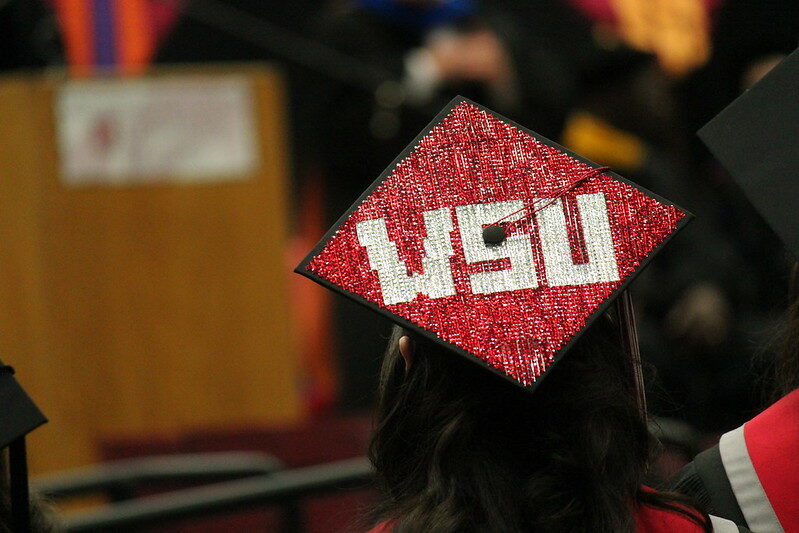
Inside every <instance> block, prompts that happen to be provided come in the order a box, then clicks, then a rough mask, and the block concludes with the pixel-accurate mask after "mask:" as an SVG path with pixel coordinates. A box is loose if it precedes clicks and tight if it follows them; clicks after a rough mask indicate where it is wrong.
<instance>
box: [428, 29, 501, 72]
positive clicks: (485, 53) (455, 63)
mask: <svg viewBox="0 0 799 533" xmlns="http://www.w3.org/2000/svg"><path fill="white" fill-rule="evenodd" d="M427 50H428V51H429V52H430V54H431V55H432V57H433V59H434V60H435V63H436V66H437V68H438V70H439V73H440V75H441V78H442V79H443V80H446V81H454V82H457V81H476V82H482V83H485V84H489V85H504V84H509V83H510V82H511V81H512V79H513V69H512V68H511V62H510V57H509V55H508V53H507V51H506V50H505V47H504V45H503V44H502V43H501V42H500V40H499V39H498V38H497V36H496V35H495V34H494V33H493V32H492V31H490V30H485V29H481V30H475V31H471V32H469V33H446V34H443V35H440V36H438V37H436V38H434V39H432V41H431V42H430V44H429V45H428V46H427Z"/></svg>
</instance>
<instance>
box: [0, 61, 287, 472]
mask: <svg viewBox="0 0 799 533" xmlns="http://www.w3.org/2000/svg"><path fill="white" fill-rule="evenodd" d="M220 80H222V82H223V83H228V82H229V83H232V84H233V85H234V86H237V87H239V89H242V88H243V91H244V93H243V94H245V96H246V98H245V99H244V100H241V101H240V102H239V103H241V102H244V103H245V105H247V106H249V108H248V110H247V114H246V115H247V116H248V117H250V118H251V119H252V129H253V132H252V133H253V135H252V138H251V139H250V141H251V142H252V143H253V147H251V148H252V150H251V151H252V152H253V153H251V154H250V156H254V159H253V158H252V157H251V161H250V163H251V164H250V166H249V167H246V165H245V167H241V166H240V168H238V170H237V169H233V170H234V173H236V172H238V174H237V175H235V176H233V177H232V178H231V176H228V175H225V176H221V175H220V177H219V178H218V179H217V177H215V175H213V172H214V171H215V170H214V169H215V168H216V167H214V166H213V164H210V163H208V161H205V162H204V163H203V161H200V162H199V163H198V165H199V167H198V168H200V167H202V168H201V170H202V169H204V170H205V173H204V174H203V173H201V174H202V179H195V178H194V176H193V174H192V172H186V171H183V170H181V168H191V164H190V163H191V161H189V162H188V163H186V164H187V165H189V166H188V167H186V165H184V166H183V167H180V166H179V165H173V164H172V162H171V160H170V159H169V158H168V157H165V158H162V160H160V161H158V160H156V161H155V162H154V163H153V166H152V167H148V168H145V170H146V171H148V172H151V174H149V175H143V174H141V172H142V169H141V168H139V169H136V168H133V169H132V170H131V168H130V165H131V164H132V163H131V159H128V160H127V162H125V161H123V162H122V163H121V166H122V167H125V165H128V168H127V170H125V168H123V169H122V171H120V170H119V168H120V167H119V165H117V166H116V167H114V172H115V174H114V178H113V179H111V178H108V177H107V176H104V175H103V172H104V171H103V169H102V168H100V170H96V169H95V171H93V173H92V172H88V173H87V171H85V169H84V171H81V170H80V169H78V170H77V171H76V170H74V169H72V170H69V169H67V170H65V164H64V161H65V158H66V157H71V156H70V154H69V153H65V150H67V151H68V150H74V145H75V143H76V142H77V144H78V145H79V144H80V142H81V141H80V139H78V140H77V141H75V139H74V138H73V139H72V141H69V140H68V141H69V142H65V141H64V139H60V137H59V136H61V137H63V135H64V132H63V131H62V130H63V127H62V126H63V124H62V123H61V122H60V121H64V120H67V119H69V120H73V121H74V120H82V119H83V118H85V117H84V116H83V115H81V114H80V113H79V112H76V111H75V110H74V109H73V110H71V111H70V110H69V109H67V110H66V111H65V110H64V104H63V101H64V98H65V96H64V95H65V94H66V92H69V91H71V92H72V94H77V95H78V96H79V97H82V98H84V100H86V101H87V102H88V104H87V105H93V104H92V102H93V101H94V100H95V98H96V99H97V100H102V98H105V96H103V94H104V91H106V92H107V91H111V92H113V91H114V90H121V91H122V93H123V97H121V98H122V100H120V102H121V103H122V104H125V105H126V106H127V105H128V100H125V97H124V93H125V91H126V90H127V89H126V84H130V83H144V86H145V88H146V89H147V90H146V91H144V92H146V93H147V98H149V99H150V100H148V101H149V102H150V103H151V104H152V105H151V108H154V109H159V107H158V106H159V105H161V109H162V111H161V112H160V113H161V114H160V116H159V114H158V113H156V114H155V116H154V117H150V119H148V120H151V121H153V122H154V123H155V127H156V129H157V127H159V125H158V122H159V120H161V121H162V122H163V120H162V118H163V117H164V116H167V117H169V120H181V119H180V117H179V115H180V113H179V112H175V113H176V114H175V116H176V117H177V118H173V117H172V114H170V113H172V111H171V110H170V108H172V107H175V106H176V105H177V104H179V103H180V102H177V101H176V102H175V103H174V104H170V103H169V102H166V103H164V102H161V103H160V104H159V101H158V98H159V96H158V94H159V90H160V89H159V87H160V84H161V83H166V84H167V85H168V86H170V87H171V90H172V93H171V94H172V97H173V98H174V94H175V92H174V91H175V87H178V89H180V87H184V88H185V87H188V89H187V90H186V91H185V93H186V94H185V98H186V100H187V101H188V100H190V99H191V97H192V95H194V97H197V98H198V99H199V100H198V101H200V102H202V101H204V100H203V98H204V97H203V98H200V96H201V95H202V94H203V93H202V90H201V89H202V87H203V84H206V83H207V84H211V85H213V84H214V83H217V82H219V81H220ZM231 80H232V81H231ZM76 83H80V84H81V85H79V86H77V88H76V86H75V84H76ZM192 87H194V88H195V89H197V88H199V89H197V90H194V89H192ZM87 91H88V93H87ZM198 91H199V92H198ZM89 93H90V94H91V95H92V96H91V97H90V98H85V96H86V94H89ZM116 98H120V96H119V95H117V96H116ZM133 100H134V99H133V98H132V97H131V99H130V101H131V102H132V101H133ZM120 105H121V104H120ZM153 106H154V107H153ZM178 107H179V106H178ZM200 107H202V106H200ZM109 109H112V110H113V112H114V113H116V112H117V111H116V110H114V109H115V108H113V106H112V108H109ZM284 110H285V105H284V96H283V86H282V84H281V80H280V78H279V76H278V75H277V74H276V73H275V72H274V71H272V70H271V69H270V68H268V67H264V66H260V67H259V66H252V67H249V66H247V67H241V68H236V69H229V68H226V69H208V68H205V69H194V70H192V69H185V70H178V71H175V70H173V71H167V72H163V73H157V74H153V75H151V76H148V77H146V78H136V79H131V80H124V79H111V80H108V79H106V80H88V81H81V82H69V81H67V80H66V79H64V78H60V77H53V76H49V77H41V76H37V77H13V78H6V79H3V80H0V117H2V125H0V359H2V360H3V361H4V362H6V363H7V364H11V365H13V366H14V367H15V368H16V369H17V376H18V379H19V380H20V382H21V383H22V384H23V386H24V387H25V388H26V389H27V390H28V391H29V393H30V394H31V396H32V397H33V398H34V399H35V401H36V402H37V404H38V405H39V406H40V408H41V409H42V410H43V411H44V413H45V414H46V415H47V416H48V417H49V418H50V423H49V424H47V425H45V426H44V427H42V428H41V429H39V430H37V431H35V432H34V433H33V434H32V435H31V437H30V461H31V469H32V471H33V472H34V473H41V472H45V471H52V470H58V469H63V468H67V467H71V466H75V465H79V464H85V463H88V462H91V461H94V460H97V459H98V457H97V451H96V443H97V442H99V440H101V439H103V438H109V437H114V438H116V437H125V436H138V435H153V434H156V435H169V434H171V433H176V432H180V431H184V430H187V429H193V430H196V429H202V428H214V429H219V428H226V427H242V426H245V425H250V424H256V425H260V426H264V425H275V424H284V423H290V422H292V421H295V420H297V419H298V417H299V416H300V401H299V397H298V390H297V389H298V376H297V361H296V356H295V353H296V349H295V346H294V344H295V343H294V337H293V335H292V331H291V324H290V320H289V317H288V313H287V312H286V309H287V298H288V294H287V289H286V285H287V284H286V280H287V279H288V277H289V276H290V275H291V274H290V271H289V268H288V265H287V263H286V260H285V248H286V231H287V225H286V215H287V197H288V194H287V175H288V160H287V155H286V150H287V140H286V125H285V123H284V114H285V111H284ZM151 111H152V109H150V112H151ZM70 112H71V113H73V114H76V113H77V114H76V116H73V117H71V118H70V117H69V116H66V115H64V113H70ZM226 113H227V111H226ZM150 114H151V115H152V114H153V113H152V112H151V113H150ZM120 116H121V115H120ZM227 116H228V115H227V114H222V115H219V117H222V118H224V117H227ZM195 118H196V117H195ZM112 119H113V120H116V119H114V117H113V116H112V117H111V119H109V120H111V122H112V123H113V120H112ZM122 119H124V120H128V122H130V123H131V124H134V125H135V126H136V128H137V133H136V134H135V135H139V138H138V139H139V140H138V141H137V142H139V143H140V144H142V145H143V146H148V145H147V143H148V142H150V143H151V145H150V146H155V147H158V144H152V143H156V140H155V139H157V136H156V133H157V132H156V133H152V132H151V131H150V130H148V129H146V128H145V129H144V131H143V132H142V131H138V130H141V129H142V127H143V126H142V123H144V124H145V125H146V126H147V127H150V126H149V125H148V124H149V122H146V121H144V119H141V117H139V118H134V119H130V118H129V117H128V118H127V119H125V117H122ZM120 120H121V119H120ZM195 121H196V120H195ZM161 126H163V124H161ZM198 127H201V128H202V129H206V128H210V129H211V130H213V128H214V127H216V124H215V123H214V120H210V121H206V122H203V121H199V122H197V124H194V125H189V127H188V128H184V130H185V131H184V132H183V134H185V135H188V134H187V133H186V132H187V131H190V130H191V129H192V128H195V129H196V128H198ZM225 127H227V126H225ZM235 127H238V126H235ZM235 127H234V129H235ZM167 131H168V130H167ZM198 133H199V132H198ZM161 134H163V131H162V132H161ZM204 134H205V135H206V136H207V135H208V132H207V131H206V132H205V133H204ZM97 135H99V136H100V137H99V141H100V143H101V144H102V143H103V142H107V143H108V142H113V141H114V139H113V138H111V139H110V140H109V138H108V137H109V135H110V134H109V132H108V129H107V128H105V127H104V126H103V124H102V123H100V125H99V126H98V127H97ZM142 135H144V137H142ZM219 135H228V136H232V137H231V139H228V141H229V142H231V143H233V144H236V143H237V142H240V141H241V139H239V138H237V137H236V135H237V134H231V133H230V130H226V131H221V132H220V133H219ZM111 137H113V135H111ZM167 139H168V138H167ZM189 141H191V139H189ZM206 141H208V142H213V139H211V140H210V141H209V138H206ZM228 141H225V142H228ZM70 142H71V143H72V145H70ZM125 142H127V141H125ZM159 142H160V141H159ZM160 144H163V143H160ZM189 144H190V143H189ZM70 146H71V147H70ZM184 148H185V146H184ZM170 149H171V148H170ZM178 149H179V147H178V148H175V150H178ZM246 149H247V147H246V146H245V147H244V148H243V150H244V151H245V152H246ZM147 153H149V152H147ZM145 155H147V154H145ZM73 156H74V154H73ZM202 156H203V154H202V153H199V154H198V153H195V154H194V155H191V156H190V157H189V159H191V157H194V158H195V159H197V158H199V159H202ZM76 157H78V159H77V160H78V163H81V162H82V163H86V162H87V161H86V160H85V157H86V154H80V153H78V154H77V156H76ZM81 157H83V158H84V159H80V158H81ZM170 157H171V156H170ZM73 159H74V157H73ZM123 159H124V158H123ZM136 161H138V159H136ZM220 161H221V163H220ZM88 162H89V163H91V161H88ZM216 162H217V163H219V164H221V165H222V166H224V165H225V164H227V162H226V161H225V160H224V157H222V158H219V157H217V158H216ZM82 163H81V164H82ZM159 165H161V166H160V167H159ZM170 165H172V166H173V167H174V168H168V167H170ZM203 165H205V166H203ZM209 165H210V167H209ZM162 167H163V168H166V171H165V172H166V174H169V173H171V174H170V175H166V174H165V175H163V176H161V175H159V174H158V173H159V172H161V171H162ZM109 168H111V167H109ZM175 168H177V171H176V170H175ZM208 168H211V172H210V174H209V172H208ZM242 168H244V170H242ZM67 172H72V173H73V174H74V175H72V176H71V177H70V176H68V175H66V174H67ZM81 172H83V174H85V175H82V174H81ZM126 172H127V173H128V174H130V175H129V176H125V175H124V174H125V173H126ZM137 172H138V173H139V174H137ZM176 172H177V173H176ZM181 172H183V174H180V173H181ZM153 173H154V174H153ZM120 175H122V178H120ZM81 176H83V177H81ZM87 176H88V178H87ZM84 178H86V179H84ZM106 178H108V179H106Z"/></svg>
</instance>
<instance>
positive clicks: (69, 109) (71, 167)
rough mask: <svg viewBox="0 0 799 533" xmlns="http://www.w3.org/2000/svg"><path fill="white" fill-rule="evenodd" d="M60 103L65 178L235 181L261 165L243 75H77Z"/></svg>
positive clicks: (71, 181)
mask: <svg viewBox="0 0 799 533" xmlns="http://www.w3.org/2000/svg"><path fill="white" fill-rule="evenodd" d="M55 106H56V110H55V112H56V113H55V115H56V128H57V136H58V145H59V149H60V175H61V179H62V181H63V182H64V183H66V184H68V185H73V186H79V185H95V184H106V185H129V184H143V183H174V182H179V183H198V182H200V183H203V182H217V181H231V180H239V179H244V178H246V177H247V176H248V175H251V173H252V172H253V171H254V170H255V169H256V168H257V166H258V164H259V155H258V149H257V146H258V143H257V137H256V136H257V132H256V125H255V120H254V118H253V117H254V109H253V97H252V94H251V87H250V85H249V84H248V83H247V81H246V79H245V78H243V77H237V76H226V77H223V78H218V77H217V78H210V77H209V78H201V77H196V76H195V77H184V78H174V77H173V78H157V79H146V80H145V79H139V80H125V79H119V80H89V81H72V82H68V83H66V84H64V85H63V86H62V88H61V89H60V91H59V93H58V95H57V97H56V103H55Z"/></svg>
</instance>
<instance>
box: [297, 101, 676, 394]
mask: <svg viewBox="0 0 799 533" xmlns="http://www.w3.org/2000/svg"><path fill="white" fill-rule="evenodd" d="M354 142H355V141H354ZM689 218H690V217H689V215H688V214H687V213H686V212H685V211H683V210H681V209H679V208H677V207H675V206H674V205H672V204H671V203H670V202H667V201H665V200H663V199H662V198H659V197H657V196H655V195H653V194H652V193H650V192H648V191H645V190H643V189H641V188H640V187H638V186H636V185H634V184H632V183H630V182H629V181H627V180H625V179H623V178H621V177H620V176H617V175H616V174H614V173H612V172H608V171H606V169H604V168H600V167H598V165H596V164H594V163H592V162H590V161H587V160H585V159H583V158H580V157H579V156H576V155H574V154H572V153H570V152H568V151H567V150H565V149H564V148H562V147H560V146H558V145H557V144H555V143H553V142H551V141H549V140H547V139H544V138H542V137H540V136H538V135H536V134H535V133H533V132H531V131H530V130H526V129H524V128H522V127H521V126H518V125H517V124H515V123H513V122H511V121H509V120H508V119H506V118H503V117H501V116H499V115H497V114H495V113H493V112H491V111H489V110H487V109H485V108H483V107H481V106H479V105H477V104H475V103H473V102H471V101H469V100H467V99H464V98H460V97H459V98H456V99H454V100H453V101H452V102H451V103H450V104H449V105H448V106H447V107H446V108H445V109H444V110H443V111H442V112H441V113H440V114H439V116H438V117H436V118H435V119H434V120H433V122H431V123H430V124H429V125H428V127H427V128H426V129H425V130H424V131H423V132H422V133H421V134H420V135H419V136H418V137H417V138H416V139H414V141H413V142H412V143H411V144H410V145H409V146H408V147H407V148H406V149H405V151H404V152H403V153H402V154H400V156H399V157H397V159H395V160H394V162H393V163H392V164H391V165H390V166H389V167H388V168H387V169H386V170H385V171H384V172H383V173H382V174H381V175H380V177H379V178H378V179H377V180H376V181H375V182H374V183H373V184H372V185H371V186H370V187H369V189H367V191H366V192H365V193H364V194H363V195H362V196H361V197H360V198H359V199H358V201H357V202H356V203H355V204H354V205H353V206H352V208H350V210H349V211H348V212H347V213H345V214H344V215H343V216H342V217H341V219H339V221H338V222H337V223H336V225H335V226H334V227H333V228H332V229H331V230H330V231H329V232H328V233H327V235H325V237H324V238H323V239H322V240H321V242H320V243H319V244H318V245H317V246H316V248H315V249H314V250H313V251H312V252H311V253H310V254H309V255H308V256H307V257H306V258H305V259H304V260H303V261H302V263H300V265H299V266H298V267H297V269H296V272H298V273H300V274H303V275H305V276H308V277H309V278H311V279H313V280H314V281H316V282H318V283H321V284H322V285H324V286H327V287H329V288H331V289H333V290H334V291H336V292H339V293H341V294H343V295H345V296H348V297H350V298H352V299H354V300H355V301H357V302H360V303H362V304H364V305H366V306H368V307H370V308H372V309H374V310H376V311H378V312H379V313H381V314H383V315H386V316H387V317H389V318H390V319H391V320H393V321H394V322H396V323H398V324H400V325H402V326H404V327H406V328H409V329H411V330H413V331H416V332H418V333H420V334H422V335H424V336H426V337H428V338H430V339H433V340H434V341H436V342H438V343H440V344H442V345H444V346H446V347H447V348H449V349H451V350H452V351H454V352H456V353H459V354H461V355H463V356H465V357H467V358H468V359H470V360H473V361H475V362H479V363H482V364H483V365H485V366H487V367H488V368H489V369H491V370H493V371H494V372H496V373H497V374H499V375H501V376H504V377H506V378H509V379H511V380H512V381H514V382H516V383H517V384H520V385H522V386H523V387H527V388H533V387H534V386H535V385H536V384H537V383H538V382H539V381H540V378H541V376H542V375H543V374H544V373H545V372H546V371H547V370H548V369H549V368H550V367H551V366H552V364H553V363H554V362H556V361H557V360H558V359H559V358H560V356H561V355H562V354H563V353H565V352H566V351H567V350H568V348H569V346H570V345H571V344H572V343H573V342H574V341H575V340H576V339H577V338H578V337H579V336H580V334H581V332H582V331H583V330H584V329H585V328H587V327H588V326H589V325H590V324H591V322H592V321H593V320H594V319H595V318H596V317H598V316H599V315H601V314H602V313H603V312H604V310H605V309H606V308H607V306H608V305H609V304H610V303H611V302H612V300H613V299H614V298H615V297H616V296H618V295H619V294H621V292H622V291H623V290H624V288H625V287H626V285H627V284H628V283H629V282H630V281H631V280H632V279H633V277H634V276H635V275H636V274H637V273H638V271H639V270H640V269H641V268H642V267H643V266H644V265H645V263H647V262H648V261H649V260H650V259H651V258H652V256H653V255H654V254H655V253H656V251H657V250H658V248H659V247H661V246H662V245H663V244H664V243H665V242H666V241H667V240H668V239H669V238H670V237H671V236H673V235H674V234H675V232H676V231H677V230H679V229H680V228H681V227H682V226H683V225H684V224H685V223H687V221H688V219H689Z"/></svg>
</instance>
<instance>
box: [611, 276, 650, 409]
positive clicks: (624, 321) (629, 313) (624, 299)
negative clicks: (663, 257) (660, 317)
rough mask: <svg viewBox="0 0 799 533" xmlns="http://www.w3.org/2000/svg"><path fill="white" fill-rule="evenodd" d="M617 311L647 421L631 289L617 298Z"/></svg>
mask: <svg viewBox="0 0 799 533" xmlns="http://www.w3.org/2000/svg"><path fill="white" fill-rule="evenodd" d="M616 312H617V313H618V315H619V323H620V332H621V345H622V348H623V349H624V352H625V353H626V354H627V360H628V361H629V365H630V379H631V382H632V388H633V391H634V392H635V397H636V400H637V403H638V410H639V411H640V413H641V418H642V419H643V420H644V421H646V419H647V415H646V391H645V390H644V374H643V371H642V369H641V350H640V349H639V347H638V329H637V328H636V326H635V308H634V307H633V299H632V296H631V295H630V291H628V290H625V291H624V292H622V293H621V295H620V296H619V298H618V300H616Z"/></svg>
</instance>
